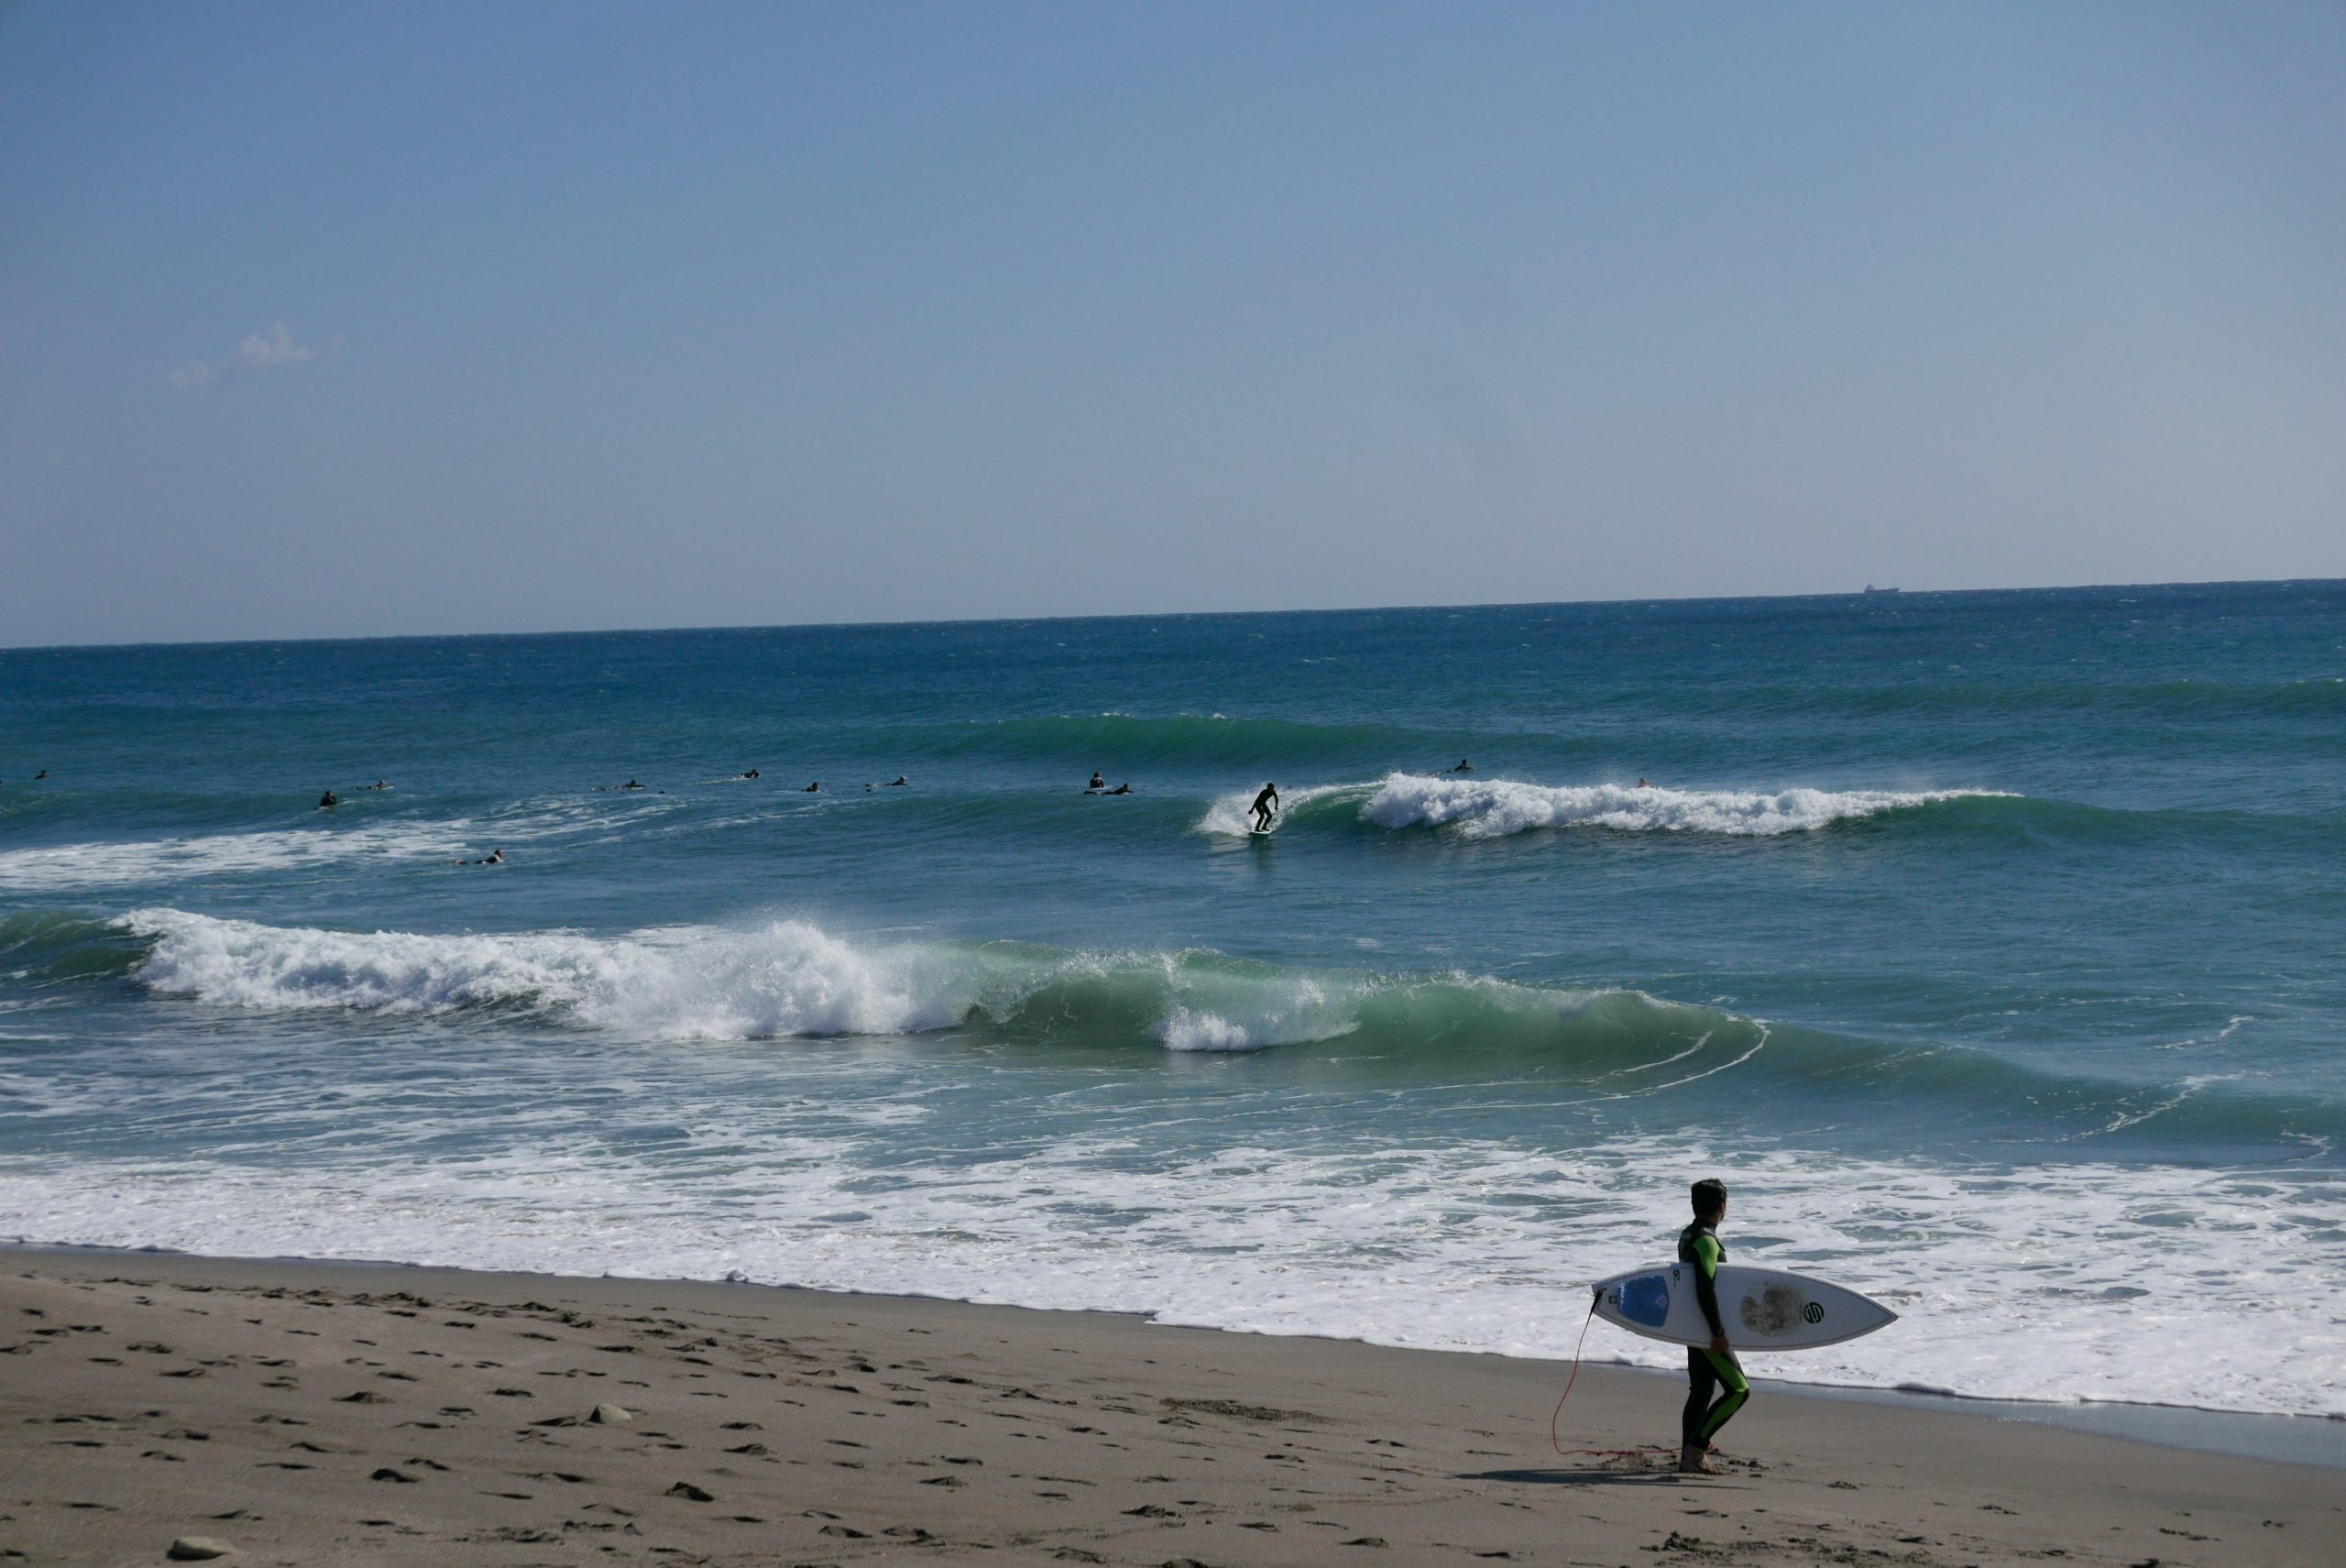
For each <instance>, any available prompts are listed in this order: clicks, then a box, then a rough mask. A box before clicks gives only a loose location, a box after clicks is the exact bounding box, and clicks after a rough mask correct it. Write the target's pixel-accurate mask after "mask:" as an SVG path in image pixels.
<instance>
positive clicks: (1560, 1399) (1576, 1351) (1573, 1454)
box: [1548, 1291, 1677, 1459]
mask: <svg viewBox="0 0 2346 1568" xmlns="http://www.w3.org/2000/svg"><path fill="white" fill-rule="evenodd" d="M1597 1299H1598V1298H1597V1295H1596V1293H1595V1292H1593V1291H1592V1292H1591V1293H1590V1295H1589V1298H1588V1316H1587V1317H1585V1318H1583V1319H1582V1320H1581V1323H1580V1338H1578V1339H1576V1340H1574V1341H1573V1369H1572V1374H1571V1376H1568V1377H1566V1378H1565V1379H1564V1391H1563V1392H1562V1393H1561V1394H1559V1395H1557V1396H1556V1409H1555V1410H1554V1411H1553V1412H1552V1413H1551V1415H1550V1416H1549V1417H1548V1446H1549V1447H1550V1448H1552V1449H1554V1450H1555V1451H1556V1452H1557V1453H1560V1454H1562V1455H1563V1457H1565V1458H1566V1459H1577V1458H1581V1457H1583V1456H1584V1455H1594V1456H1596V1457H1599V1458H1605V1459H1628V1458H1634V1457H1635V1456H1637V1455H1639V1454H1643V1453H1676V1452H1677V1450H1676V1449H1673V1448H1665V1447H1662V1446H1661V1445H1660V1444H1650V1445H1648V1446H1647V1447H1644V1448H1566V1447H1565V1446H1564V1440H1563V1439H1562V1438H1561V1437H1559V1436H1557V1435H1556V1423H1557V1422H1558V1421H1560V1420H1562V1419H1563V1414H1564V1401H1565V1400H1566V1399H1569V1398H1572V1397H1573V1384H1575V1383H1577V1382H1579V1381H1580V1348H1581V1346H1583V1345H1584V1344H1586V1343H1588V1330H1589V1325H1590V1324H1592V1323H1594V1322H1595V1321H1596V1302H1597Z"/></svg>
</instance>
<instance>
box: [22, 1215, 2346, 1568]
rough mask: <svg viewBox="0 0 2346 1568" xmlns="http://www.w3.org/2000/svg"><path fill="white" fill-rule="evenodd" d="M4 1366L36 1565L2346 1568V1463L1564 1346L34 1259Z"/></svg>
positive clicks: (561, 1285)
mask: <svg viewBox="0 0 2346 1568" xmlns="http://www.w3.org/2000/svg"><path fill="white" fill-rule="evenodd" d="M1568 1311H1569V1309H1568ZM1576 1327H1577V1323H1576V1321H1575V1322H1573V1324H1571V1325H1569V1326H1566V1327H1564V1328H1563V1329H1562V1330H1561V1331H1560V1332H1563V1333H1566V1334H1568V1333H1569V1332H1571V1329H1572V1328H1576ZM1599 1332H1605V1331H1602V1330H1600V1331H1599ZM0 1352H5V1354H0V1443H5V1448H4V1449H0V1562H5V1563H23V1562H30V1563H104V1564H121V1563H162V1562H166V1561H169V1560H170V1559H169V1558H168V1556H167V1553H168V1552H170V1550H171V1548H172V1546H173V1543H174V1542H175V1541H181V1542H184V1543H186V1544H184V1545H183V1546H182V1548H181V1550H182V1552H183V1553H189V1554H192V1553H200V1552H206V1551H209V1550H211V1548H210V1547H208V1546H205V1545H203V1541H211V1542H215V1543H218V1544H220V1545H224V1546H226V1547H229V1548H232V1549H233V1550H232V1552H231V1554H230V1555H227V1556H225V1557H220V1558H214V1559H211V1560H213V1561H218V1562H223V1563H231V1564H245V1563H252V1564H259V1563H286V1564H304V1565H320V1564H331V1563H433V1564H444V1563H488V1564H505V1563H515V1564H518V1563H549V1564H553V1563H663V1564H683V1563H759V1564H789V1563H838V1564H842V1565H844V1564H854V1563H947V1562H970V1563H991V1564H997V1565H1002V1568H1008V1565H1010V1564H1021V1563H1116V1564H1146V1565H1149V1568H1156V1565H1158V1564H1190V1563H1201V1564H1213V1565H1240V1564H1255V1563H1261V1564H1279V1563H1343V1564H1355V1565H1360V1568H1392V1565H1398V1564H1417V1563H1457V1564H1460V1565H1462V1568H1465V1565H1469V1564H1474V1563H1485V1562H1513V1563H1560V1564H1567V1563H1569V1564H1579V1563H1586V1564H1604V1565H1606V1568H1613V1565H1618V1564H1636V1565H1639V1568H1680V1565H1685V1568H1693V1565H1696V1564H1704V1565H1716V1564H1733V1563H1753V1564H1760V1563H1857V1564H1875V1563H1880V1564H1913V1565H1916V1568H1939V1565H1949V1568H1952V1565H1955V1564H1963V1563H2016V1562H2023V1561H2025V1562H2059V1563H2071V1564H2086V1563H2094V1564H2102V1563H2109V1564H2120V1563H2123V1564H2140V1563H2147V1562H2151V1561H2153V1560H2155V1561H2157V1562H2158V1563H2161V1564H2163V1565H2165V1564H2221V1563H2242V1564H2247V1563H2256V1564H2279V1565H2286V1564H2306V1565H2308V1568H2313V1565H2317V1564H2318V1565H2321V1568H2335V1565H2336V1564H2337V1563H2341V1562H2346V1511H2341V1509H2346V1480H2342V1479H2341V1476H2340V1475H2339V1474H2338V1473H2337V1472H2335V1471H2323V1470H2317V1469H2311V1468H2302V1467H2298V1466H2294V1465H2282V1464H2259V1463H2256V1462H2253V1461H2246V1460H2235V1459H2227V1458H2220V1457H2213V1456H2208V1455H2202V1454H2196V1453H2184V1452H2179V1451H2172V1450H2166V1449H2160V1448H2154V1447H2149V1446H2144V1445H2140V1444H2134V1443H2128V1442H2117V1441H2114V1440H2110V1439H2105V1438H2098V1437H2092V1436H2087V1435H2083V1434H2079V1433H2076V1432H2069V1431H2058V1430H2055V1429H2051V1428H2044V1427H2037V1426H2033V1425H2021V1424H2014V1423H2008V1422H1999V1421H1992V1420H1981V1419H1978V1418H1974V1417H1967V1416H1962V1415H1956V1414H1946V1415H1941V1414H1937V1413H1935V1412H1927V1411H1914V1410H1911V1409H1898V1408H1893V1407H1884V1406H1874V1405H1863V1404H1852V1403H1849V1402H1847V1401H1836V1400H1825V1399H1807V1398H1784V1397H1781V1396H1777V1395H1772V1394H1763V1396H1762V1397H1761V1398H1758V1399H1755V1400H1754V1402H1753V1403H1752V1405H1751V1407H1750V1408H1749V1409H1748V1410H1747V1411H1746V1412H1745V1413H1744V1414H1743V1416H1742V1417H1740V1418H1739V1419H1738V1420H1737V1421H1736V1422H1735V1423H1734V1425H1733V1426H1731V1427H1730V1428H1729V1429H1728V1431H1727V1434H1726V1435H1725V1437H1723V1439H1722V1446H1723V1448H1725V1449H1726V1450H1727V1453H1728V1454H1729V1455H1731V1457H1730V1458H1729V1459H1728V1461H1727V1471H1726V1473H1725V1474H1723V1475H1718V1476H1716V1477H1713V1478H1700V1477H1697V1478H1684V1479H1682V1478H1679V1477H1676V1476H1674V1475H1670V1474H1667V1473H1666V1472H1665V1471H1663V1470H1662V1469H1661V1468H1660V1465H1661V1464H1662V1463H1663V1459H1662V1456H1661V1455H1659V1454H1656V1455H1652V1456H1650V1457H1649V1456H1644V1455H1628V1456H1621V1457H1604V1456H1593V1455H1592V1456H1581V1457H1575V1458H1569V1459H1567V1458H1560V1457H1558V1456H1557V1455H1556V1454H1555V1453H1552V1452H1551V1450H1550V1447H1549V1442H1548V1420H1549V1412H1550V1409H1551V1407H1552V1405H1553V1403H1554V1400H1555V1398H1556V1394H1557V1392H1558V1389H1559V1387H1561V1384H1562V1373H1563V1368H1562V1365H1558V1364H1555V1363H1549V1362H1521V1361H1509V1360H1507V1359H1504V1358H1500V1357H1496V1356H1468V1355H1450V1354H1431V1353H1417V1352H1404V1351H1392V1350H1382V1349H1377V1348H1374V1347H1370V1346H1365V1345H1358V1344H1349V1343H1336V1342H1331V1341H1320V1340H1298V1339H1270V1338H1257V1337H1253V1336H1245V1335H1233V1334H1218V1333H1211V1332H1200V1331H1189V1330H1178V1329H1166V1328H1159V1327H1155V1326H1152V1325H1149V1324H1147V1323H1145V1322H1142V1321H1137V1320H1134V1319H1128V1318H1117V1317H1105V1316H1097V1315H1090V1314H1080V1313H1058V1312H1028V1311H1020V1310H1013V1309H1003V1308H984V1307H969V1306H960V1305H954V1304H949V1303H939V1302H933V1301H918V1300H904V1299H893V1298H885V1297H861V1296H836V1295H826V1294H820V1293H815V1292H807V1291H794V1290H771V1289H765V1288H758V1287H752V1286H724V1285H688V1284H676V1283H669V1282H645V1281H634V1280H619V1279H562V1278H552V1277H542V1276H515V1275H484V1274H466V1273H459V1272H454V1271H444V1270H434V1269H388V1268H369V1267H362V1266H318V1265H306V1264H304V1265H297V1264H278V1263H267V1262H214V1261H209V1260H203V1259H193V1258H181V1257H161V1256H132V1257H125V1256H99V1255H59V1254H23V1253H20V1254H16V1255H11V1256H10V1257H8V1258H7V1259H5V1261H0ZM1677 1398H1678V1393H1677V1389H1676V1387H1675V1386H1674V1385H1673V1384H1672V1383H1671V1382H1668V1381H1666V1380H1662V1379H1659V1378H1655V1377H1652V1376H1639V1375H1635V1374H1630V1373H1626V1372H1621V1371H1618V1370H1615V1369H1609V1368H1594V1369H1590V1370H1586V1371H1584V1372H1583V1373H1582V1375H1581V1377H1580V1381H1579V1384H1578V1387H1576V1388H1575V1389H1574V1391H1573V1398H1572V1401H1571V1403H1570V1404H1569V1405H1568V1406H1567V1408H1566V1411H1565V1415H1566V1431H1567V1435H1566V1439H1565V1441H1566V1443H1567V1444H1568V1445H1570V1444H1572V1443H1574V1442H1579V1443H1585V1444H1588V1445H1591V1446H1606V1447H1610V1446H1617V1445H1625V1444H1631V1443H1637V1442H1661V1441H1667V1440H1668V1439H1669V1438H1670V1436H1671V1434H1672V1431H1673V1430H1674V1423H1675V1420H1676V1402H1677ZM597 1406H606V1407H615V1408H616V1409H613V1410H606V1411H605V1412H604V1413H605V1415H606V1417H607V1418H613V1419H607V1420H600V1421H598V1420H596V1419H594V1418H595V1414H596V1411H597ZM619 1410H623V1411H625V1412H628V1413H629V1415H628V1419H625V1420H619V1419H616V1415H617V1412H618V1411H619ZM186 1560H200V1559H199V1558H196V1557H194V1556H192V1555H190V1556H188V1557H187V1559H186Z"/></svg>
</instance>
